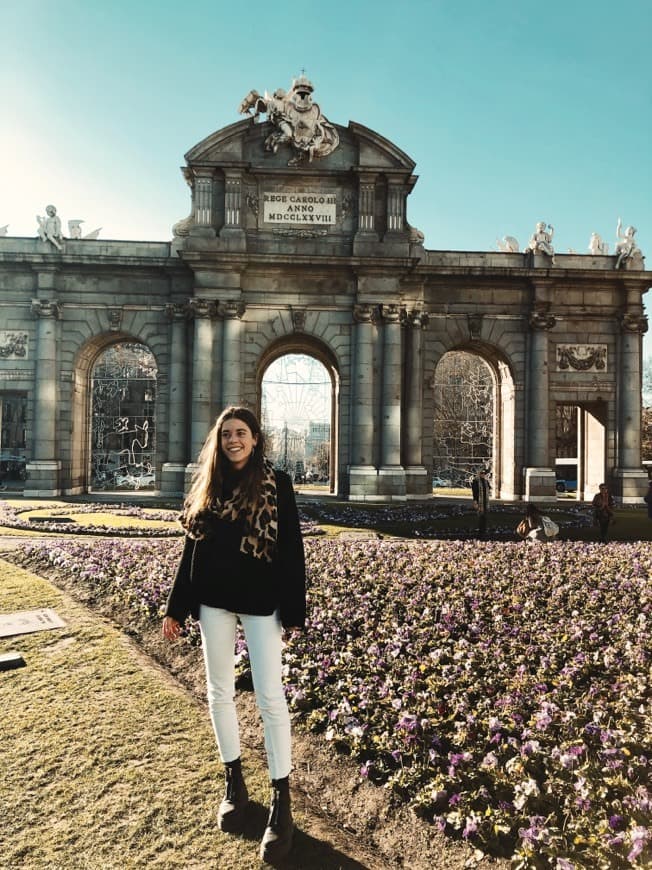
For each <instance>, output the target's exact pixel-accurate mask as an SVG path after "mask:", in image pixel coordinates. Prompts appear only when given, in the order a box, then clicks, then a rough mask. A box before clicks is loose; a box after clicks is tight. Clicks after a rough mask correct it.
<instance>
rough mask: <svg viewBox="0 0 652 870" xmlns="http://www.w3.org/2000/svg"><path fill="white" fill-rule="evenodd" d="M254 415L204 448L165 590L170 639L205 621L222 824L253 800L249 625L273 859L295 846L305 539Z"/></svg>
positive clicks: (243, 411) (268, 847)
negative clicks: (289, 679) (242, 703)
mask: <svg viewBox="0 0 652 870" xmlns="http://www.w3.org/2000/svg"><path fill="white" fill-rule="evenodd" d="M264 448H265V440H264V436H263V433H262V431H261V429H260V425H259V423H258V420H257V419H256V417H255V416H254V414H252V412H251V411H249V410H248V409H247V408H243V407H229V408H226V409H225V410H224V411H223V412H222V413H221V414H220V416H219V417H218V418H217V421H216V422H215V425H214V426H213V428H212V429H211V431H210V433H209V435H208V437H207V439H206V442H205V443H204V446H203V448H202V450H201V453H200V454H199V460H198V468H197V471H196V473H195V475H194V478H193V482H192V485H191V488H190V492H189V494H188V497H187V498H186V500H185V503H184V512H183V514H182V518H181V522H182V525H183V527H184V529H185V531H186V540H185V545H184V550H183V555H182V556H181V561H180V563H179V567H178V570H177V574H176V577H175V580H174V583H173V585H172V589H171V591H170V596H169V598H168V602H167V606H166V610H165V618H164V620H163V636H164V637H165V638H167V639H169V640H174V639H175V638H177V637H179V634H180V632H181V627H182V624H183V623H184V621H185V620H186V618H187V616H188V614H189V613H190V614H192V616H194V617H195V618H196V619H198V620H199V625H200V629H201V636H202V648H203V654H204V663H205V666H206V678H207V689H208V704H209V710H210V715H211V720H212V723H213V729H214V731H215V736H216V738H217V744H218V748H219V752H220V757H221V759H222V762H223V763H224V765H225V780H226V788H225V794H224V799H223V800H222V803H221V804H220V807H219V810H218V823H219V826H220V828H221V830H223V831H235V830H238V829H239V827H240V826H241V823H242V820H243V816H244V815H245V810H246V807H247V804H248V801H249V797H248V794H247V787H246V785H245V782H244V779H243V776H242V769H241V765H240V738H239V730H238V720H237V714H236V708H235V699H234V696H235V674H234V649H235V632H236V623H237V621H238V620H239V621H240V622H241V623H242V626H243V629H244V633H245V638H246V641H247V646H248V649H249V659H250V662H251V673H252V677H253V683H254V691H255V695H256V703H257V704H258V708H259V710H260V712H261V715H262V719H263V727H264V734H265V749H266V752H267V760H268V765H269V773H270V779H271V780H272V801H271V808H270V814H269V819H268V822H267V827H266V829H265V834H264V836H263V840H262V843H261V847H260V857H261V859H262V860H263V861H267V862H268V863H274V861H276V860H278V859H279V858H283V857H284V856H285V855H287V853H288V852H289V851H290V847H291V845H292V834H293V823H292V813H291V808H290V792H289V779H288V777H289V773H290V768H291V747H290V717H289V713H288V708H287V703H286V700H285V695H284V692H283V685H282V679H281V648H282V642H283V629H285V631H286V632H292V631H293V630H295V629H300V628H303V626H304V622H305V614H306V600H305V564H304V553H303V541H302V538H301V529H300V526H299V517H298V513H297V506H296V502H295V499H294V490H293V488H292V482H291V480H290V478H289V477H288V475H287V474H285V473H284V472H282V471H275V470H274V468H273V466H272V463H271V462H269V460H267V459H266V458H265V456H264Z"/></svg>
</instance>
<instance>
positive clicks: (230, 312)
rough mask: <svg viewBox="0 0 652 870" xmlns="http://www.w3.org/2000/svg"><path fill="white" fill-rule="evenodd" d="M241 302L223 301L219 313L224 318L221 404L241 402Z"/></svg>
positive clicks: (242, 310) (243, 308)
mask: <svg viewBox="0 0 652 870" xmlns="http://www.w3.org/2000/svg"><path fill="white" fill-rule="evenodd" d="M244 311H245V307H244V303H242V302H234V301H231V302H223V303H221V304H220V314H221V315H222V317H223V318H224V338H223V341H222V405H223V406H224V407H227V405H239V404H241V402H242V365H241V355H242V320H241V318H242V315H243V314H244Z"/></svg>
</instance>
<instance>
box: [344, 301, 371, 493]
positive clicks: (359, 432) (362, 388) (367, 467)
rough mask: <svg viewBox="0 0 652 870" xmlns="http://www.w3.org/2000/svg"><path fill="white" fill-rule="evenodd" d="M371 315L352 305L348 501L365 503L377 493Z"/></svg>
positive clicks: (364, 309)
mask: <svg viewBox="0 0 652 870" xmlns="http://www.w3.org/2000/svg"><path fill="white" fill-rule="evenodd" d="M374 315H375V309H374V306H372V305H355V306H354V308H353V320H354V322H355V326H354V330H353V334H354V342H355V356H354V366H353V373H352V378H351V380H352V384H351V392H352V405H351V465H350V467H349V498H350V499H351V500H352V501H364V500H365V499H367V498H373V497H375V495H376V490H377V484H378V481H377V471H376V467H375V465H374V455H373V454H374V420H375V414H374V358H373V347H374V330H375V325H374Z"/></svg>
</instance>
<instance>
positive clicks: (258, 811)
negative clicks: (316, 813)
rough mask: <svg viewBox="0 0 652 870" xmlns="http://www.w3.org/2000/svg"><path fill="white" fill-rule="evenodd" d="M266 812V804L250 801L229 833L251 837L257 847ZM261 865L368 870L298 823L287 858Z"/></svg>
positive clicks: (288, 869) (281, 868) (286, 868)
mask: <svg viewBox="0 0 652 870" xmlns="http://www.w3.org/2000/svg"><path fill="white" fill-rule="evenodd" d="M268 814H269V810H268V809H267V807H264V806H263V805H262V804H259V803H256V802H254V801H252V802H251V803H250V804H249V807H248V808H247V817H246V820H245V821H244V822H243V824H242V826H241V828H240V830H239V831H238V832H237V833H234V834H233V835H232V836H239V837H242V839H244V840H251V842H252V844H254V847H255V849H256V850H257V849H258V846H259V843H260V840H261V839H262V836H263V831H264V830H265V825H266V824H267V816H268ZM261 866H265V867H277V868H278V870H368V868H367V865H366V864H361V863H360V862H359V861H355V860H353V859H352V858H349V857H348V855H346V854H345V853H344V852H342V851H340V850H339V849H336V848H334V847H333V846H332V845H331V844H330V843H327V842H325V841H324V840H320V839H318V838H317V837H312V836H311V835H310V834H306V833H305V832H304V831H302V830H301V828H300V827H298V826H297V827H295V830H294V840H293V843H292V851H291V852H290V854H289V855H288V857H287V858H285V859H284V860H283V861H279V862H278V863H276V864H265V865H262V864H261Z"/></svg>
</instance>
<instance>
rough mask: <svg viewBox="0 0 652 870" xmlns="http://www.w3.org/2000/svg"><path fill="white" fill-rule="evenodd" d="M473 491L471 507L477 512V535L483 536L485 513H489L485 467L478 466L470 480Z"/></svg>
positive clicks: (488, 491) (485, 525) (485, 530)
mask: <svg viewBox="0 0 652 870" xmlns="http://www.w3.org/2000/svg"><path fill="white" fill-rule="evenodd" d="M471 491H472V493H473V507H474V508H475V509H476V511H477V513H478V537H480V538H484V536H485V535H486V534H487V514H488V513H489V493H490V490H489V481H488V480H487V472H486V469H484V468H480V469H479V470H478V473H477V475H476V476H475V477H474V478H473V480H472V481H471Z"/></svg>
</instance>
